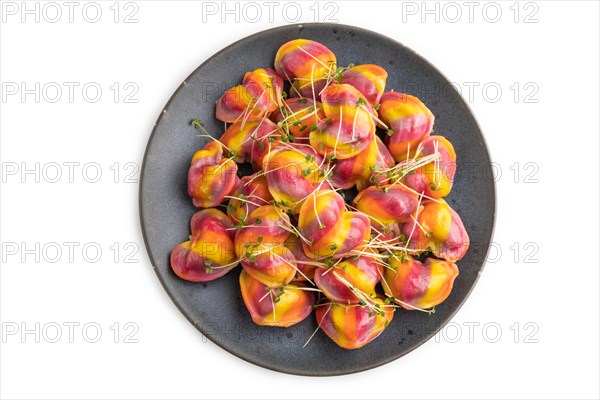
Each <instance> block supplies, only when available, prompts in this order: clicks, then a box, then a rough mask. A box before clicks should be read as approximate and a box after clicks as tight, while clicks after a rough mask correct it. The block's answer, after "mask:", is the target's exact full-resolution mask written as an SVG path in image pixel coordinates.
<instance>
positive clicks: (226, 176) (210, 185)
mask: <svg viewBox="0 0 600 400" xmlns="http://www.w3.org/2000/svg"><path fill="white" fill-rule="evenodd" d="M237 170H238V167H237V164H236V163H235V162H233V160H231V159H228V158H223V147H222V145H221V144H220V143H219V142H216V141H211V142H208V144H207V145H206V146H204V148H203V149H202V150H198V151H197V152H196V154H194V157H192V164H191V166H190V169H189V171H188V194H189V195H190V197H191V198H192V200H193V203H194V205H195V206H196V207H203V208H209V207H216V206H217V205H219V204H221V203H222V202H223V200H224V199H225V196H228V195H230V194H231V193H232V192H233V191H234V190H235V188H236V187H237V185H238V184H239V182H240V180H239V178H238V177H237Z"/></svg>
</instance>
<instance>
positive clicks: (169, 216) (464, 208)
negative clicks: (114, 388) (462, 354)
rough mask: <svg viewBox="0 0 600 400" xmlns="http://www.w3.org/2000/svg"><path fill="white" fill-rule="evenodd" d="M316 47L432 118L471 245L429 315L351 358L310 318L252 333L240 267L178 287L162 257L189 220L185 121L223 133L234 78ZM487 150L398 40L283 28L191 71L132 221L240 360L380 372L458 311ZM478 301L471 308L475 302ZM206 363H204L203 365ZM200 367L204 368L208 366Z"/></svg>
mask: <svg viewBox="0 0 600 400" xmlns="http://www.w3.org/2000/svg"><path fill="white" fill-rule="evenodd" d="M297 38H306V39H312V40H316V41H319V42H321V43H323V44H325V45H326V46H327V47H329V48H330V49H331V50H332V51H333V52H334V53H335V54H336V56H337V59H338V63H339V65H347V64H350V63H354V64H365V63H375V64H379V65H381V66H382V67H384V68H385V69H386V70H387V71H388V73H389V77H388V80H387V87H386V89H387V90H390V89H394V90H395V91H401V92H405V93H410V94H413V95H416V96H417V97H419V98H420V99H421V100H422V101H423V102H424V103H425V104H426V105H427V106H428V107H429V108H430V109H431V111H432V112H433V113H434V114H435V127H434V130H435V132H436V133H437V134H441V135H444V136H446V137H447V138H448V139H450V141H451V142H452V143H453V144H454V147H455V149H456V153H457V156H458V171H457V175H456V179H455V183H454V188H453V190H452V193H451V194H450V196H449V197H448V198H447V201H448V203H449V204H450V205H451V206H452V207H453V208H454V209H455V210H456V211H457V212H458V213H459V214H460V215H461V217H462V220H463V222H464V224H465V226H466V228H467V230H468V232H469V235H470V237H471V247H470V249H469V251H468V252H467V254H466V256H465V257H464V258H463V259H462V260H461V261H460V262H459V263H458V266H459V270H460V275H459V276H458V278H457V279H456V281H455V283H454V290H453V291H452V294H451V295H450V297H449V298H448V299H447V300H446V301H445V302H444V303H442V304H441V305H439V306H437V307H436V312H435V314H432V315H427V314H425V313H420V312H415V311H413V312H408V311H404V310H402V309H398V310H397V312H396V315H395V316H394V319H393V321H392V323H391V324H390V326H389V327H388V328H387V329H386V330H385V331H384V332H383V333H382V334H381V336H379V337H378V338H377V339H376V340H374V341H373V342H371V343H370V344H368V345H366V346H365V347H363V348H361V349H358V350H352V351H348V350H344V349H342V348H340V347H338V346H337V345H336V344H335V343H334V342H333V341H331V340H330V339H329V338H328V337H327V336H326V335H325V334H324V333H323V332H322V331H319V333H317V335H316V336H315V337H314V338H313V339H312V341H311V342H310V343H309V344H308V346H306V347H305V348H304V349H303V348H302V345H303V344H304V343H305V341H306V340H307V338H308V337H309V336H310V335H311V333H312V332H313V331H314V329H315V327H316V320H315V317H314V313H313V314H312V315H311V316H310V317H309V318H307V319H306V320H304V321H303V322H302V323H300V324H297V325H295V326H293V327H291V328H288V329H281V328H272V327H260V326H257V325H255V324H254V323H253V322H252V320H251V318H250V315H249V313H248V311H247V310H246V309H245V306H244V304H243V301H242V298H241V294H240V289H239V283H238V278H239V273H240V269H241V268H239V267H238V268H236V269H234V270H233V271H231V272H230V273H229V274H227V275H226V276H225V277H223V278H220V279H218V280H215V281H213V282H208V283H192V282H187V281H184V280H182V279H179V278H178V277H177V276H176V275H175V274H174V273H173V271H172V270H171V267H170V265H169V255H170V253H171V250H172V249H173V247H174V246H175V245H177V244H178V243H180V242H182V241H184V240H186V238H187V237H188V236H189V221H190V217H191V216H192V214H193V213H194V212H195V211H196V210H195V209H194V207H193V206H192V202H191V200H190V198H189V197H188V195H187V171H188V168H189V164H190V160H191V157H192V155H193V154H194V152H195V151H196V150H198V149H199V148H201V147H202V146H203V145H204V143H205V140H206V139H203V138H199V137H198V136H197V132H196V130H195V129H194V128H193V127H192V126H191V125H190V121H191V120H192V119H194V118H199V119H201V120H202V121H205V123H206V128H207V129H208V131H209V132H214V133H215V134H220V133H221V132H222V129H223V124H222V123H221V122H219V121H217V120H216V119H215V118H214V112H215V101H216V100H217V99H218V98H219V97H220V96H221V94H222V93H223V91H225V90H226V89H228V88H230V87H232V86H235V85H237V84H239V82H240V81H241V78H242V75H243V74H244V73H245V72H246V71H251V70H253V69H255V68H259V67H267V66H272V64H273V60H274V57H275V52H276V51H277V49H278V48H279V46H280V45H281V44H283V43H285V42H287V41H289V40H292V39H297ZM491 171H492V169H491V166H490V158H489V154H488V150H487V148H486V145H485V142H484V139H483V136H482V134H481V131H480V129H479V127H478V126H477V123H476V121H475V119H474V118H473V115H472V114H471V112H470V110H469V109H468V107H467V106H466V105H465V103H464V102H463V100H462V99H461V98H460V96H459V95H458V94H457V93H456V91H455V90H454V88H453V86H452V85H451V84H450V83H449V82H448V80H447V79H446V78H445V77H444V76H443V75H442V74H441V73H440V72H439V71H438V70H437V69H436V68H435V67H433V66H432V65H431V64H429V63H428V62H427V61H426V60H425V59H423V58H422V57H420V56H419V55H417V54H416V53H414V52H413V51H412V50H410V49H408V48H406V47H404V46H403V45H401V44H400V43H398V42H396V41H394V40H392V39H390V38H388V37H385V36H382V35H380V34H377V33H374V32H371V31H367V30H364V29H360V28H356V27H351V26H345V25H337V24H304V25H290V26H284V27H280V28H275V29H271V30H268V31H264V32H260V33H257V34H255V35H252V36H249V37H247V38H245V39H242V40H240V41H238V42H236V43H234V44H232V45H230V46H229V47H227V48H225V49H223V50H221V51H220V52H219V53H217V54H215V55H214V56H213V57H211V58H210V59H208V60H207V61H206V62H205V63H204V64H202V65H201V66H200V67H198V68H197V69H196V70H195V71H194V72H193V73H192V74H191V75H190V76H189V77H188V78H187V79H186V81H185V82H183V83H182V85H181V86H180V87H179V88H178V89H177V91H176V92H175V93H174V94H173V96H172V97H171V99H170V100H169V102H168V103H167V105H166V106H165V108H164V111H163V112H162V113H161V115H160V116H159V118H158V121H157V122H156V126H155V128H154V131H153V132H152V135H151V137H150V140H149V142H148V146H147V149H146V154H145V157H144V163H143V166H142V174H141V184H140V218H141V222H142V230H143V234H144V240H145V243H146V247H147V250H148V254H149V256H150V260H151V262H152V265H153V267H154V270H155V271H156V274H157V275H158V278H159V279H160V281H161V282H162V284H163V286H164V288H165V290H166V291H167V292H168V294H169V295H170V297H171V298H172V300H173V302H175V304H176V305H177V306H178V308H179V309H180V310H181V312H182V313H183V314H184V315H185V316H186V317H187V318H188V319H189V321H190V322H191V323H192V324H193V325H194V326H195V327H196V328H198V330H200V331H201V332H202V333H203V334H204V335H205V336H207V337H208V338H210V339H211V340H212V341H213V342H215V343H216V344H218V345H219V346H221V347H222V348H223V349H225V350H227V351H229V352H231V353H233V354H235V355H236V356H238V357H240V358H242V359H244V360H246V361H249V362H252V363H254V364H257V365H260V366H262V367H265V368H270V369H273V370H276V371H281V372H286V373H291V374H299V375H321V376H323V375H340V374H349V373H353V372H358V371H363V370H366V369H369V368H374V367H377V366H380V365H382V364H385V363H388V362H390V361H392V360H394V359H397V358H398V357H401V356H402V355H404V354H406V353H408V352H409V351H411V350H414V349H415V348H416V347H418V346H419V345H421V344H422V343H424V342H425V341H427V340H428V339H430V338H431V337H432V336H433V335H435V333H436V332H437V331H438V330H440V329H441V328H442V327H443V326H444V325H445V324H446V323H447V322H448V321H449V320H450V318H451V317H452V316H453V315H454V314H455V313H456V312H457V311H458V309H459V308H460V306H461V305H462V303H463V302H464V301H465V300H466V298H467V297H468V295H469V293H470V292H471V290H472V289H473V287H474V285H475V283H476V281H477V278H478V276H479V274H480V272H481V270H482V268H483V265H484V263H485V257H486V254H487V249H488V247H489V243H490V239H491V235H492V230H493V225H494V217H495V189H494V183H493V179H492V176H491ZM472 301H476V299H472ZM199 362H200V363H202V360H200V361H199ZM206 362H208V361H206Z"/></svg>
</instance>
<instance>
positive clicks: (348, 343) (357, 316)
mask: <svg viewBox="0 0 600 400" xmlns="http://www.w3.org/2000/svg"><path fill="white" fill-rule="evenodd" d="M372 304H373V305H372V306H371V307H369V306H360V305H347V304H337V303H330V304H322V305H319V307H318V308H317V309H316V317H317V323H318V324H319V327H320V328H321V329H322V330H323V332H325V333H326V334H327V336H329V337H330V338H331V340H333V341H334V342H335V343H336V344H337V345H338V346H340V347H343V348H344V349H347V350H352V349H358V348H360V347H363V346H364V345H366V344H368V343H369V342H371V341H372V340H373V339H375V338H376V337H377V336H379V335H380V334H381V332H383V330H384V329H385V328H386V327H387V326H388V325H389V323H390V322H391V321H392V319H393V318H394V307H393V306H392V305H390V304H384V301H383V300H381V299H380V298H379V297H375V298H374V299H372ZM379 310H380V311H379Z"/></svg>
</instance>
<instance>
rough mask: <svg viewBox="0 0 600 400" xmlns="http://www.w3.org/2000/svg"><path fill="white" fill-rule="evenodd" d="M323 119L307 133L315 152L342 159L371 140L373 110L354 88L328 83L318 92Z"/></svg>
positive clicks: (372, 137)
mask: <svg viewBox="0 0 600 400" xmlns="http://www.w3.org/2000/svg"><path fill="white" fill-rule="evenodd" d="M321 101H322V104H323V111H324V112H325V115H326V116H327V119H326V120H324V121H322V122H321V123H320V124H319V126H318V128H317V129H316V130H314V131H313V132H311V133H310V145H311V146H312V147H313V148H314V149H315V150H316V151H317V153H319V154H321V155H324V156H334V157H335V158H337V159H346V158H351V157H354V156H356V155H358V154H359V153H360V152H361V151H363V150H365V149H366V148H367V147H368V146H369V144H370V143H371V142H372V141H373V140H374V139H375V120H374V115H375V111H374V110H373V108H372V107H371V104H369V102H367V100H365V97H364V96H363V95H362V93H360V92H359V91H358V90H357V89H356V88H354V87H353V86H350V85H345V84H342V85H339V84H331V85H329V86H327V88H326V89H325V90H324V91H323V93H322V94H321Z"/></svg>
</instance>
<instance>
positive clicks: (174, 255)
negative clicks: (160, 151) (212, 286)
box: [171, 208, 238, 282]
mask: <svg viewBox="0 0 600 400" xmlns="http://www.w3.org/2000/svg"><path fill="white" fill-rule="evenodd" d="M190 225H191V231H192V235H191V236H190V240H189V241H186V242H183V243H181V244H179V245H177V246H176V247H175V248H174V249H173V251H172V252H171V268H173V271H174V272H175V274H177V276H179V277H180V278H182V279H185V280H187V281H192V282H207V281H212V280H214V279H217V278H220V277H222V276H223V275H225V274H226V273H227V272H229V271H231V270H232V269H233V268H234V267H235V266H236V265H237V264H238V263H237V258H236V256H235V251H234V243H233V239H234V235H235V230H234V228H233V227H234V225H233V223H232V222H231V220H230V219H229V217H227V215H225V214H224V213H223V212H221V211H219V210H217V209H216V208H209V209H206V210H202V211H198V212H197V213H195V214H194V216H193V217H192V221H191V223H190Z"/></svg>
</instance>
